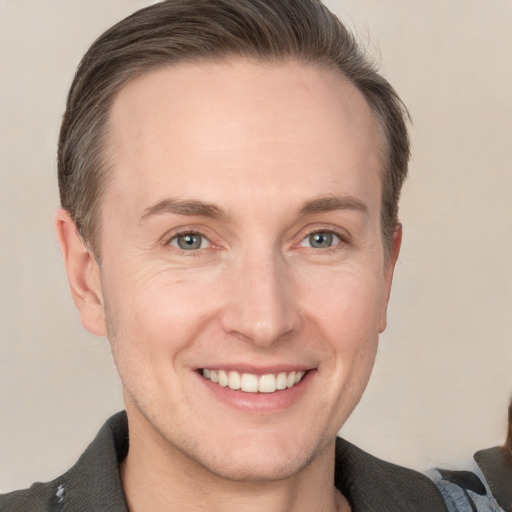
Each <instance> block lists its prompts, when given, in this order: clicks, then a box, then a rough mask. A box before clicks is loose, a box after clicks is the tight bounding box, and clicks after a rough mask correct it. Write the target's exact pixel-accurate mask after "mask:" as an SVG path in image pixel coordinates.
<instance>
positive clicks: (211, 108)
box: [56, 59, 401, 512]
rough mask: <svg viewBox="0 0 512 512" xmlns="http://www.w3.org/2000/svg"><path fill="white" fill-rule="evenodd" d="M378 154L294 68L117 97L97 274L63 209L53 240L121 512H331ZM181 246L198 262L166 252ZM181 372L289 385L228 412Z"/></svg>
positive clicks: (380, 314) (386, 260) (356, 366)
mask: <svg viewBox="0 0 512 512" xmlns="http://www.w3.org/2000/svg"><path fill="white" fill-rule="evenodd" d="M379 140H380V137H379V131H378V127H377V123H376V122H375V119H374V117H373V116H372V113H371V111H370V109H369V107H368V105H367V103H366V101H365V100H364V98H363V96H362V95H361V94H360V93H359V91H357V89H355V88H354V87H353V86H352V85H351V84H350V83H349V82H348V81H347V80H345V79H344V77H343V76H342V75H340V74H338V73H337V72H335V71H333V70H326V69H321V68H316V67H312V66H304V65H301V64H298V63H296V62H287V63H279V64H272V63H261V62H253V61H248V60H241V59H231V60H227V61H223V62H212V63H210V64H205V63H202V64H194V63H190V64H186V65H181V66H179V67H171V68H168V69H164V70H160V71H157V72H152V73H150V74H148V75H146V76H144V77H142V78H139V79H137V80H136V81H133V82H131V83H129V84H128V85H127V86H126V87H125V88H124V89H123V90H122V91H121V92H120V94H119V95H118V97H117V98H116V100H115V102H114V105H113V108H112V112H111V118H110V127H109V149H110V153H111V163H112V165H113V168H114V174H113V178H112V180H111V181H110V182H109V184H108V187H107V189H106V191H105V195H104V199H103V208H102V213H101V215H102V217H101V219H102V233H101V266H99V265H98V264H97V262H96V260H95V258H94V257H93V255H92V254H90V253H89V252H88V250H87V248H86V247H85V246H84V245H83V243H82V241H81V240H80V238H79V237H78V236H77V234H76V229H75V226H74V224H73V222H72V220H71V219H70V218H69V215H68V214H67V213H66V212H65V211H63V210H60V211H59V212H58V214H57V217H56V230H57V234H58V238H59V242H60V245H61V250H62V254H63V256H64V261H65V264H66V268H67V272H68V277H69V281H70V285H71V289H72V293H73V297H74V301H75V304H76V305H77V307H78V310H79V312H80V317H81V321H82V323H83V325H84V326H85V327H86V328H87V329H88V330H89V331H90V332H92V333H94V334H97V335H99V336H106V335H108V338H109V340H110V343H111V346H112V351H113V355H114V359H115V362H116V365H117V368H118V371H119V374H120V376H121V380H122V383H123V389H124V397H125V405H126V410H127V413H128V418H129V426H130V450H129V454H128V456H127V459H126V460H125V461H124V462H123V464H122V479H123V485H124V488H125V492H126V495H127V499H128V502H129V505H130V510H132V511H139V510H155V511H159V510H167V509H173V510H174V509H176V510H187V511H189V510H190V511H192V510H194V511H195V510H215V511H227V510H236V509H238V510H244V511H249V510H267V511H271V512H272V511H276V512H277V511H290V510H293V511H311V510H317V511H332V510H348V509H349V507H348V503H347V502H346V500H345V499H344V498H343V497H342V496H341V494H340V493H339V492H338V491H336V490H335V489H334V487H333V483H332V475H333V468H334V466H333V464H334V443H335V437H336V434H337V432H338V430H339V429H340V428H341V426H342V425H343V423H344V422H345V420H346V419H347V418H348V416H349V415H350V414H351V412H352V410H353V409H354V407H355V406H356V404H357V402H358V401H359V399H360V397H361V395H362V393H363V391H364V389H365V387H366V384H367V381H368V378H369V375H370V372H371V369H372V366H373V363H374V359H375V353H376V349H377V344H378V336H379V333H381V332H382V331H383V330H384V329H385V327H386V308H387V303H388V299H389V293H390V287H391V282H392V276H393V269H394V265H395V262H396V259H397V256H398V251H399V247H400V240H401V231H400V228H399V227H397V230H396V232H395V235H394V238H393V241H392V247H391V256H390V257H386V256H385V252H384V249H383V244H382V238H381V227H380V208H381V173H382V169H383V165H382V162H381V160H380V156H379V155H380V154H381V151H380V149H381V148H380V146H379ZM205 205H206V206H205ZM184 232H185V233H187V232H193V233H196V234H197V235H196V236H197V237H199V238H198V240H199V241H200V248H199V249H196V250H189V251H186V250H183V249H180V246H179V243H178V242H179V241H181V242H183V240H184V239H183V238H179V236H178V235H179V234H180V233H184ZM313 232H320V233H322V235H321V236H324V237H325V236H328V235H329V234H333V237H332V244H329V243H327V246H326V247H324V246H322V247H321V248H318V247H314V246H312V243H311V242H312V238H311V233H313ZM177 237H178V238H177ZM201 368H218V369H222V368H228V369H239V370H240V371H250V372H253V373H259V374H263V373H268V372H269V371H276V372H277V371H279V370H283V369H286V370H288V371H291V370H293V369H295V368H297V369H301V370H308V373H307V374H306V377H305V378H304V380H303V381H302V382H301V383H300V385H299V386H297V388H295V389H294V388H292V389H291V390H288V391H284V392H278V393H281V395H279V394H278V393H274V394H269V395H268V396H263V395H262V394H250V393H243V395H244V396H243V397H242V399H240V396H241V392H240V391H238V392H234V391H232V392H230V391H229V390H226V389H225V388H220V387H219V386H217V385H215V384H212V383H211V382H210V381H208V380H206V379H204V378H203V377H202V376H201V375H200V373H199V371H198V370H199V369H201ZM219 390H221V391H219ZM292 390H293V392H292ZM235 393H236V395H235ZM235 396H236V397H237V398H236V399H235V398H234V397H235ZM279 397H284V398H279ZM232 398H233V399H232ZM172 507H175V508H172ZM235 507H237V508H235Z"/></svg>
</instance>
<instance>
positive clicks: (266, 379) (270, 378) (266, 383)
mask: <svg viewBox="0 0 512 512" xmlns="http://www.w3.org/2000/svg"><path fill="white" fill-rule="evenodd" d="M276 387H277V386H276V376H275V375H272V374H271V373H270V374H268V375H262V376H261V377H260V382H259V384H258V391H259V392H260V393H273V392H274V391H275V390H276Z"/></svg>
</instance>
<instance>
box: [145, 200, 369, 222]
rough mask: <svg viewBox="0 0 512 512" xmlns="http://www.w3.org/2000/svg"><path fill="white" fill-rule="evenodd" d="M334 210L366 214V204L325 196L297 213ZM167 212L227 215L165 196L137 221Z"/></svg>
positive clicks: (214, 216) (212, 207)
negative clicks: (165, 197)
mask: <svg viewBox="0 0 512 512" xmlns="http://www.w3.org/2000/svg"><path fill="white" fill-rule="evenodd" d="M335 210H353V211H358V212H361V213H364V214H367V213H368V206H367V205H366V204H365V203H363V202H362V201H360V200H359V199H356V198H355V197H352V196H343V197H339V196H326V197H319V198H316V199H311V200H309V201H306V202H305V203H304V204H303V205H302V207H301V208H300V210H299V213H300V215H302V216H306V215H312V214H315V213H324V212H325V213H326V212H331V211H335ZM169 213H170V214H175V215H187V216H190V217H209V218H211V219H225V218H227V217H228V215H227V213H226V211H224V210H223V209H222V208H220V207H219V206H217V205H215V204H212V203H208V202H204V201H198V200H195V199H188V200H179V199H174V198H167V199H163V200H162V201H159V202H158V203H155V204H154V205H152V206H149V207H148V208H146V209H145V210H144V212H143V213H142V215H141V217H140V221H139V223H140V224H141V223H143V222H144V221H145V220H147V219H148V218H150V217H153V216H155V215H163V214H169Z"/></svg>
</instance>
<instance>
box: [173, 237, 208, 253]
mask: <svg viewBox="0 0 512 512" xmlns="http://www.w3.org/2000/svg"><path fill="white" fill-rule="evenodd" d="M169 245H172V246H173V247H176V248H178V249H182V250H183V251H197V250H199V249H205V248H206V247H209V246H210V242H209V240H208V239H207V238H206V237H205V236H203V235H201V234H200V233H180V234H178V235H176V236H175V237H173V238H172V239H171V240H170V241H169Z"/></svg>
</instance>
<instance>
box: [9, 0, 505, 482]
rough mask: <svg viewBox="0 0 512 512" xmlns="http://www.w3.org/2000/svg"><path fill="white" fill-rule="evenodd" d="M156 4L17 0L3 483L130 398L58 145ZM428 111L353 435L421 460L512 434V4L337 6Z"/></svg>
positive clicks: (374, 0) (63, 455)
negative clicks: (77, 94) (73, 221)
mask: <svg viewBox="0 0 512 512" xmlns="http://www.w3.org/2000/svg"><path fill="white" fill-rule="evenodd" d="M149 3H152V2H150V1H147V0H73V1H70V0H0V244H1V245H0V461H1V463H0V490H3V491H7V490H11V489H13V488H15V487H20V486H26V485H28V484H30V483H31V482H32V481H34V480H45V479H51V478H53V477H55V476H56V475H57V474H59V472H62V471H63V470H64V469H66V468H67V467H69V466H70V465H71V463H72V462H74V460H75V459H76V457H77V456H78V455H79V454H80V453H81V452H82V450H83V448H84V447H85V446H86V444H87V443H88V442H89V441H90V440H91V439H92V437H93V435H94V434H95V432H96V430H97V429H98V428H99V426H100V425H101V424H102V422H103V421H104V420H105V419H106V417H107V416H108V415H110V414H111V413H113V412H115V411H116V410H118V409H120V408H121V406H122V405H121V393H120V388H119V384H118V381H117V377H116V374H115V370H114V368H113V365H112V362H111V357H110V353H109V349H108V346H107V343H106V341H105V340H102V339H96V338H94V337H93V336H92V335H89V334H88V333H86V332H85V331H84V330H83V329H82V328H81V327H80V325H79V322H78V318H77V314H76V313H75V311H74V307H73V306H72V303H71V298H70V294H69V292H68V289H67V284H66V279H65V276H64V271H63V268H62V265H61V262H60V256H59V253H58V250H57V247H56V243H55V239H54V234H53V229H52V214H53V211H54V210H55V208H56V207H57V205H58V199H57V186H56V177H55V174H56V172H55V141H56V137H57V131H58V126H59V118H60V115H61V113H62V110H63V105H64V100H65V94H66V92H67V88H68V86H69V84H70V81H71V77H72V74H73V70H74V68H75V66H76V64H77V62H78V60H79V58H80V57H81V55H82V53H83V52H84V51H85V50H86V48H87V47H88V45H89V44H90V43H91V42H92V40H93V39H94V38H95V37H96V36H97V35H99V33H100V32H102V31H103V30H104V29H106V28H107V27H108V26H109V25H110V24H112V23H113V22H114V21H116V20H118V19H119V18H121V17H122V16H124V15H127V14H128V13H130V12H132V11H133V10H135V9H137V8H139V7H142V6H145V5H148V4H149ZM327 3H328V5H330V6H331V7H332V8H333V9H334V10H335V11H336V12H337V13H338V14H339V15H340V16H341V17H342V18H343V19H345V20H346V21H347V22H348V24H349V26H351V27H353V28H356V29H357V30H358V32H359V33H360V35H361V36H362V38H363V40H365V41H366V42H367V43H368V44H369V46H370V48H371V49H372V50H373V51H374V53H376V54H379V53H381V54H382V57H381V61H382V67H383V69H384V73H385V75H386V76H387V77H388V78H389V79H390V80H391V82H392V83H393V84H394V85H395V87H396V88H397V89H398V91H399V92H400V93H401V95H402V97H403V98H404V100H405V102H406V103H407V104H408V105H409V107H410V110H411V114H412V116H413V118H414V128H413V142H414V159H413V162H412V169H411V171H412V174H411V179H410V181H409V182H408V184H407V186H406V189H405V193H404V196H403V205H402V214H401V217H402V221H403V223H404V244H403V251H402V254H401V257H400V261H399V264H398V268H397V273H396V282H395V287H394V292H393V295H392V300H391V306H390V322H389V328H388V331H387V332H386V333H385V335H384V336H383V337H382V340H381V347H380V353H379V356H378V360H377V366H376V369H375V371H374V375H373V378H372V381H371V383H370V386H369V389H368V391H367V393H366V395H365V397H364V398H363V400H362V403H361V404H360V406H359V408H358V409H357V410H356V413H355V414H354V416H353V417H352V418H351V420H350V421H349V423H348V424H347V425H346V426H345V428H344V429H343V434H344V435H345V436H346V437H347V438H348V439H350V440H352V441H354V442H356V443H358V444H359V445H361V446H362V447H364V448H366V449H368V450H370V451H372V452H374V453H375V454H377V455H379V456H382V457H384V458H388V459H390V460H393V461H396V462H398V463H402V464H407V465H411V466H414V467H417V468H420V469H423V468H426V467H429V466H430V465H433V464H452V465H453V464H454V463H456V462H462V461H464V460H465V459H467V458H468V457H469V455H470V454H471V453H472V452H473V451H474V450H475V449H477V448H481V447H485V446H488V445H492V444H494V443H498V442H499V441H500V440H501V439H502V437H503V435H504V432H505V409H506V405H507V402H508V398H509V395H510V394H511V392H512V371H511V370H512V343H511V323H512V315H511V309H512V202H511V198H512V128H511V123H512V100H511V98H512V94H511V91H512V50H511V47H512V36H511V34H512V2H511V1H510V0H428V1H420V0H386V1H383V0H330V1H328V2H327Z"/></svg>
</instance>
